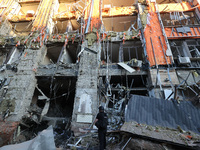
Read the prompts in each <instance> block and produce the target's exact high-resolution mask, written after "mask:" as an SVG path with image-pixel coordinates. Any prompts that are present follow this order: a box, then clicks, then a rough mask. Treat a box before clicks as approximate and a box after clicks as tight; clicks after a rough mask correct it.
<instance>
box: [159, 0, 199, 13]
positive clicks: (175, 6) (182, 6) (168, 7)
mask: <svg viewBox="0 0 200 150" xmlns="http://www.w3.org/2000/svg"><path fill="white" fill-rule="evenodd" d="M198 6H199V5H198ZM194 9H195V7H194V8H192V7H191V5H190V4H189V3H188V2H182V3H170V4H158V10H159V12H161V13H162V12H175V11H176V12H183V11H192V10H194Z"/></svg>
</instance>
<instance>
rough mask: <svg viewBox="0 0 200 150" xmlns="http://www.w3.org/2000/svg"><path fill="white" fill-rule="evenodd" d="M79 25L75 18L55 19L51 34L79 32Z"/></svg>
mask: <svg viewBox="0 0 200 150" xmlns="http://www.w3.org/2000/svg"><path fill="white" fill-rule="evenodd" d="M80 27H81V25H80V24H79V22H78V21H77V20H76V19H70V20H65V21H62V20H61V21H59V20H58V21H57V23H56V24H55V26H54V28H53V34H75V33H80Z"/></svg>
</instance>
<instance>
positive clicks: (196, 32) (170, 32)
mask: <svg viewBox="0 0 200 150" xmlns="http://www.w3.org/2000/svg"><path fill="white" fill-rule="evenodd" d="M182 28H183V31H182V32H181V31H180V29H181V28H175V27H166V28H165V33H166V35H167V38H168V39H183V38H184V39H187V38H189V39H191V38H195V39H196V38H200V27H190V28H189V27H188V28H189V29H190V30H185V28H184V27H182Z"/></svg>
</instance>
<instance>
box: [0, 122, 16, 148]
mask: <svg viewBox="0 0 200 150" xmlns="http://www.w3.org/2000/svg"><path fill="white" fill-rule="evenodd" d="M18 125H19V122H11V121H0V138H1V140H2V143H0V144H1V145H0V147H1V146H3V145H6V144H8V143H9V142H10V141H11V140H12V137H13V134H14V132H15V131H16V129H17V127H18Z"/></svg>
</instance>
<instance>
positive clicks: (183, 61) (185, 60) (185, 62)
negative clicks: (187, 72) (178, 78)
mask: <svg viewBox="0 0 200 150" xmlns="http://www.w3.org/2000/svg"><path fill="white" fill-rule="evenodd" d="M178 62H179V64H182V65H188V64H190V63H191V61H190V58H189V57H178Z"/></svg>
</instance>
